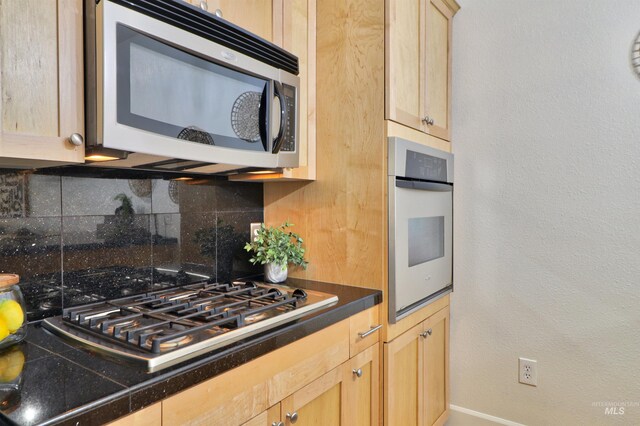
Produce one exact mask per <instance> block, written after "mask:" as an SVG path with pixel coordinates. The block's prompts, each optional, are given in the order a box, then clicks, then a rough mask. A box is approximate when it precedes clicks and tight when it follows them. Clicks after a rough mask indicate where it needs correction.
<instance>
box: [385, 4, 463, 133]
mask: <svg viewBox="0 0 640 426" xmlns="http://www.w3.org/2000/svg"><path fill="white" fill-rule="evenodd" d="M386 7H387V11H386V14H387V18H386V34H385V35H386V53H385V54H386V57H385V59H386V93H385V94H386V108H385V109H386V118H387V119H388V120H393V121H396V122H398V123H401V124H404V125H405V126H408V127H411V128H413V129H416V130H419V131H421V132H424V133H428V134H431V135H433V136H437V137H439V138H442V139H445V140H450V139H451V137H450V136H451V135H450V133H451V132H450V126H449V123H450V95H451V46H450V44H451V20H452V18H453V11H452V9H451V8H450V7H449V6H447V4H445V3H444V1H443V0H387V2H386Z"/></svg>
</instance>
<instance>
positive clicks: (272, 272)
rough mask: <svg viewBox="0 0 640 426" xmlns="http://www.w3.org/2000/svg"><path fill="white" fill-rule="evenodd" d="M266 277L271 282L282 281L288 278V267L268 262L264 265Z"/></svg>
mask: <svg viewBox="0 0 640 426" xmlns="http://www.w3.org/2000/svg"><path fill="white" fill-rule="evenodd" d="M264 279H265V281H268V282H270V283H281V282H283V281H286V279H287V267H286V266H285V267H284V268H283V267H281V266H280V265H278V264H277V263H266V264H265V265H264Z"/></svg>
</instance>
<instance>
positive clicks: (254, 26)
mask: <svg viewBox="0 0 640 426" xmlns="http://www.w3.org/2000/svg"><path fill="white" fill-rule="evenodd" d="M188 1H189V2H190V3H191V4H193V5H195V6H198V7H201V8H203V9H205V10H208V11H209V12H211V13H216V14H218V15H219V16H221V17H222V18H224V19H225V20H227V21H229V22H232V23H233V24H235V25H237V26H239V27H241V28H244V29H245V30H248V31H251V32H252V33H254V34H257V35H259V36H260V37H262V38H264V39H265V40H269V41H270V42H272V43H276V44H281V42H282V25H281V24H280V23H281V22H282V21H281V20H282V0H188Z"/></svg>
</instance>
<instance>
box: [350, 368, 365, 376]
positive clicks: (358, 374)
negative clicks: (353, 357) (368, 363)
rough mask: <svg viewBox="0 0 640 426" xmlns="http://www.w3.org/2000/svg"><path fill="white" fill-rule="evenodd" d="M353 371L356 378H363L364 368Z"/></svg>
mask: <svg viewBox="0 0 640 426" xmlns="http://www.w3.org/2000/svg"><path fill="white" fill-rule="evenodd" d="M351 371H353V374H354V375H355V376H356V377H362V368H358V369H357V370H356V369H355V368H354V369H353V370H351Z"/></svg>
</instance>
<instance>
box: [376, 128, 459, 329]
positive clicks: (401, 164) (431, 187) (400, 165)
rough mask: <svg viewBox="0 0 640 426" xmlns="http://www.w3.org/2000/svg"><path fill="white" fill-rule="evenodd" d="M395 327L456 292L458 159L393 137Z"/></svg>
mask: <svg viewBox="0 0 640 426" xmlns="http://www.w3.org/2000/svg"><path fill="white" fill-rule="evenodd" d="M388 144H389V151H388V154H389V163H388V179H389V181H388V194H389V322H390V323H395V322H396V321H397V320H399V319H401V318H403V317H404V316H406V315H409V314H410V313H412V312H414V311H416V310H417V309H420V308H421V307H423V306H424V305H425V304H427V303H428V302H429V301H432V300H433V299H435V298H437V297H440V296H443V295H445V294H447V293H448V292H450V291H451V290H452V289H453V279H452V278H453V272H452V271H453V269H452V268H453V154H450V153H448V152H444V151H440V150H437V149H433V148H430V147H427V146H425V145H421V144H418V143H414V142H409V141H407V140H404V139H400V138H389V141H388Z"/></svg>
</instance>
